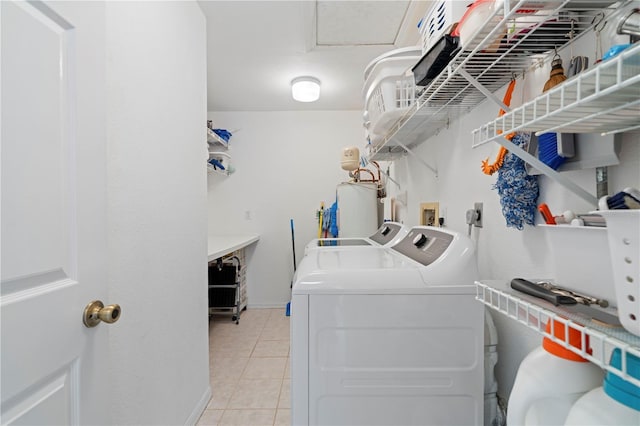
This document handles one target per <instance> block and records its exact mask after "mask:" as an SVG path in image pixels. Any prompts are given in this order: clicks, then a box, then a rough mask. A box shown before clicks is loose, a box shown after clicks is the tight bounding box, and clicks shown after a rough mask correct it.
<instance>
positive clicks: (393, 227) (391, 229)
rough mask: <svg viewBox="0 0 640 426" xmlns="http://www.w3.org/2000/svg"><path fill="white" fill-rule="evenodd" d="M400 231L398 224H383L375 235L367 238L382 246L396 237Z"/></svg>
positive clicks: (400, 227)
mask: <svg viewBox="0 0 640 426" xmlns="http://www.w3.org/2000/svg"><path fill="white" fill-rule="evenodd" d="M400 229H402V225H401V224H399V223H395V222H385V223H383V224H382V226H381V227H380V228H378V230H377V231H376V233H375V234H373V235H372V236H371V237H369V238H371V239H372V240H373V241H375V242H376V243H378V244H380V245H381V246H382V245H385V244H386V243H388V242H389V241H391V240H393V238H394V237H395V236H396V235H398V232H400Z"/></svg>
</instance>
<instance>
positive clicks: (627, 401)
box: [602, 348, 640, 411]
mask: <svg viewBox="0 0 640 426" xmlns="http://www.w3.org/2000/svg"><path fill="white" fill-rule="evenodd" d="M609 364H610V365H611V366H612V367H615V368H617V369H618V370H622V353H621V351H620V349H618V348H616V349H614V350H613V353H612V354H611V362H610V363H609ZM626 371H627V374H629V376H631V377H633V378H634V379H638V380H640V358H638V357H637V356H635V355H633V354H630V353H627V364H626ZM602 387H603V388H604V392H605V393H606V394H607V395H609V396H610V397H611V398H613V399H615V400H616V401H618V402H619V403H620V404H624V405H626V406H627V407H629V408H633V409H634V410H637V411H640V387H638V386H636V385H634V384H633V383H631V382H629V381H627V380H624V379H623V378H622V377H619V376H617V375H615V374H613V373H612V372H610V371H608V372H607V375H606V376H605V378H604V383H603V384H602Z"/></svg>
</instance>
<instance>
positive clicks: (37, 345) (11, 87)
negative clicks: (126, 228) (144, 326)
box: [0, 1, 120, 425]
mask: <svg viewBox="0 0 640 426" xmlns="http://www.w3.org/2000/svg"><path fill="white" fill-rule="evenodd" d="M0 15H1V16H0V17H1V31H2V32H1V37H2V38H1V42H2V50H1V54H2V68H1V71H2V72H1V74H2V86H1V95H2V119H1V128H2V147H1V148H2V149H1V156H2V181H1V184H2V216H0V219H1V222H2V246H1V259H2V263H1V265H0V266H1V277H2V281H1V286H0V321H1V326H2V330H1V344H2V346H1V358H2V360H1V368H2V370H1V383H0V385H1V389H2V406H1V412H0V415H1V416H2V417H1V419H0V421H1V423H2V424H23V425H25V424H28V425H36V424H46V425H78V424H82V425H86V424H108V423H109V422H110V419H109V418H108V417H107V415H108V409H109V401H108V392H109V386H108V382H107V380H108V374H109V365H108V361H109V357H108V342H107V333H108V329H107V328H108V327H117V326H119V325H120V324H115V325H112V326H109V325H107V324H100V325H98V326H96V327H93V328H87V327H85V325H84V324H83V311H84V308H85V306H86V305H87V304H88V303H89V302H90V301H92V300H95V299H102V300H103V301H104V302H108V301H107V300H105V298H106V258H105V255H106V239H105V215H106V190H105V179H106V176H105V170H106V169H105V161H106V155H105V128H104V126H105V106H104V87H105V84H104V74H105V46H104V43H105V31H104V26H105V23H104V20H105V13H104V5H102V4H100V3H97V2H64V3H47V4H43V3H41V2H29V3H27V2H13V1H1V2H0Z"/></svg>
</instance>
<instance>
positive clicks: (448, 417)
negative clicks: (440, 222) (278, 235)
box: [291, 226, 485, 426]
mask: <svg viewBox="0 0 640 426" xmlns="http://www.w3.org/2000/svg"><path fill="white" fill-rule="evenodd" d="M475 279H477V266H476V260H475V252H474V248H473V245H472V243H471V241H470V240H469V239H468V238H467V237H466V236H464V235H462V234H457V233H454V232H451V231H448V230H445V229H441V228H431V227H423V226H422V227H415V228H412V229H411V230H410V231H409V232H408V233H407V235H406V236H405V238H403V239H402V240H401V241H400V242H398V243H397V244H396V245H394V246H393V247H391V248H385V249H377V250H315V251H313V252H310V253H309V254H308V255H307V256H305V257H304V258H303V260H302V261H301V263H300V265H299V267H298V270H297V272H296V278H295V282H294V285H293V289H292V302H291V332H292V334H291V339H292V344H291V398H292V412H291V416H292V424H293V425H367V426H372V425H438V426H442V425H480V424H483V410H484V407H483V405H484V397H483V393H484V381H485V380H484V343H485V342H484V307H483V305H482V304H481V303H479V302H477V301H476V300H475V287H474V285H473V283H474V280H475Z"/></svg>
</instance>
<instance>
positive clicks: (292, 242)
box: [291, 219, 296, 272]
mask: <svg viewBox="0 0 640 426" xmlns="http://www.w3.org/2000/svg"><path fill="white" fill-rule="evenodd" d="M291 248H292V249H293V272H295V271H296V240H295V236H294V234H293V219H291Z"/></svg>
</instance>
